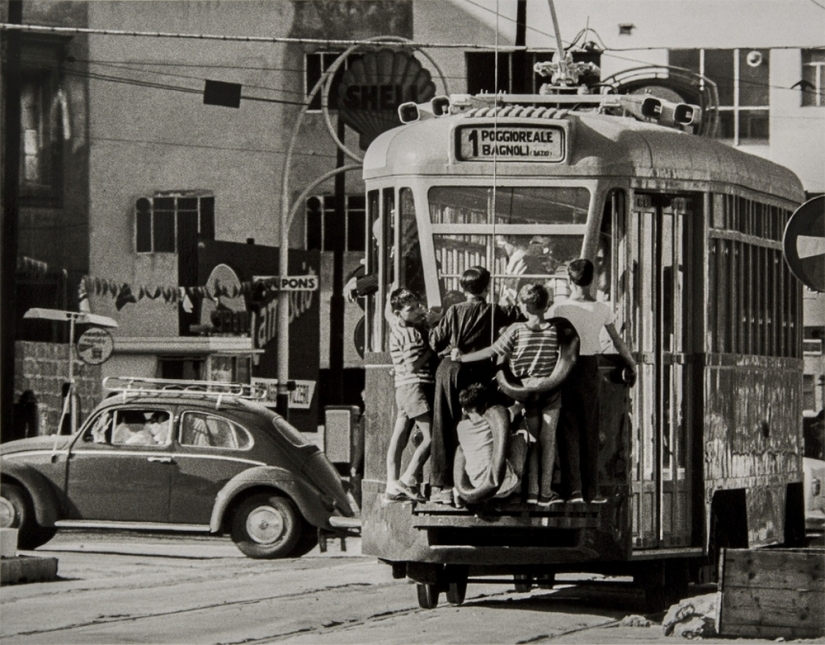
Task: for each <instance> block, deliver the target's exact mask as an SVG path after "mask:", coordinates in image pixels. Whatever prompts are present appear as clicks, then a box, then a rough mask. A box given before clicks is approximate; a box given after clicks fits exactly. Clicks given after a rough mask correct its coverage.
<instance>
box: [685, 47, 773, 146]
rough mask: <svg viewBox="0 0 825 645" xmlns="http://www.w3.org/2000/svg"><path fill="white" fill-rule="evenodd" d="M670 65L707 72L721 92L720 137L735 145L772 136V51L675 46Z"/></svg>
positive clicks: (756, 141) (718, 136) (765, 139)
mask: <svg viewBox="0 0 825 645" xmlns="http://www.w3.org/2000/svg"><path fill="white" fill-rule="evenodd" d="M669 62H670V65H672V66H674V67H682V68H684V69H688V70H690V71H693V72H698V73H700V74H704V75H705V76H707V77H708V78H709V79H710V80H712V81H713V82H714V83H716V86H717V89H718V92H719V130H718V131H717V133H716V136H717V138H718V139H723V140H727V141H730V142H732V143H733V144H734V145H743V144H767V143H768V141H769V139H770V128H769V122H770V86H769V84H768V81H769V79H770V52H769V51H768V50H759V49H699V50H687V49H673V50H671V51H670V52H669Z"/></svg>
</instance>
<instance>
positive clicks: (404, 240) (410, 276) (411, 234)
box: [398, 188, 427, 300]
mask: <svg viewBox="0 0 825 645" xmlns="http://www.w3.org/2000/svg"><path fill="white" fill-rule="evenodd" d="M398 197H399V203H400V207H401V212H400V217H401V219H400V223H399V226H400V231H401V261H400V276H399V278H400V279H399V281H398V284H400V285H403V286H405V287H407V288H408V289H410V290H412V291H413V292H415V293H417V294H418V295H419V297H421V298H422V299H424V300H426V293H427V290H426V286H425V284H424V265H423V264H422V261H421V244H420V243H419V239H418V224H417V222H416V221H415V202H414V201H413V193H412V190H410V189H409V188H402V189H401V191H400V192H399V194H398Z"/></svg>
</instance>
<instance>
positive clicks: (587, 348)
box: [549, 258, 636, 502]
mask: <svg viewBox="0 0 825 645" xmlns="http://www.w3.org/2000/svg"><path fill="white" fill-rule="evenodd" d="M567 274H568V277H569V279H570V296H569V297H568V298H567V299H565V300H563V301H561V302H556V303H555V304H554V305H553V306H552V307H551V308H550V314H549V315H550V316H551V317H553V316H560V317H562V318H567V320H569V321H570V323H571V324H572V325H573V327H575V328H576V332H578V334H579V343H580V346H579V359H578V360H577V361H576V365H575V366H574V367H573V371H572V372H571V373H570V376H569V377H568V378H567V379H566V380H565V382H564V384H563V385H562V403H563V405H562V419H561V426H560V430H561V433H560V434H561V436H560V442H559V443H560V444H561V445H560V448H561V451H560V452H561V455H562V459H561V465H562V477H563V478H564V479H565V481H567V482H569V485H570V490H571V491H572V492H571V493H570V501H571V502H582V501H584V498H583V496H582V474H581V467H580V463H581V445H580V440H581V437H582V436H584V437H585V460H586V461H585V463H586V464H587V466H588V470H589V471H590V472H591V473H592V475H591V477H589V478H588V480H589V481H588V484H589V486H588V491H587V492H588V498H589V499H590V501H591V502H602V501H604V500H603V499H602V498H601V497H600V496H599V494H598V482H597V481H596V475H597V474H598V467H597V464H596V458H597V452H598V447H597V446H596V445H595V443H596V442H595V439H596V437H598V431H599V430H598V429H599V406H598V394H599V380H598V377H599V367H598V359H597V355H598V354H601V353H602V347H601V343H600V341H599V335H600V334H601V331H602V329H604V330H605V331H607V333H608V335H609V336H610V339H611V340H612V341H613V345H614V346H615V347H616V350H617V351H618V352H619V355H620V356H621V357H622V358H623V359H624V361H625V363H626V364H627V377H626V378H627V382H628V383H629V384H630V385H631V386H632V385H633V383H635V381H636V361H634V360H633V356H632V355H631V353H630V349H629V348H628V346H627V345H626V344H625V342H624V341H623V340H622V337H621V336H619V332H618V331H616V326H615V325H614V322H615V320H616V315H615V313H614V312H613V309H612V308H611V307H610V305H608V304H607V303H605V302H599V301H597V300H596V299H595V298H594V297H593V296H592V295H591V293H590V286H591V284H592V282H593V275H594V266H593V263H592V262H591V261H590V260H588V259H586V258H579V259H578V260H573V262H571V263H570V266H569V267H568V269H567ZM588 439H590V440H589V441H588ZM565 471H566V472H565Z"/></svg>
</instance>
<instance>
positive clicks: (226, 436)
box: [180, 412, 252, 450]
mask: <svg viewBox="0 0 825 645" xmlns="http://www.w3.org/2000/svg"><path fill="white" fill-rule="evenodd" d="M180 444H181V445H182V446H201V447H209V448H224V449H227V450H246V449H248V448H249V447H250V446H251V445H252V436H251V435H250V434H249V432H248V431H247V430H246V428H242V427H241V426H239V425H238V424H237V423H233V422H232V421H229V419H225V418H223V417H219V416H215V415H213V414H205V413H203V412H186V413H184V415H183V418H182V420H181V430H180Z"/></svg>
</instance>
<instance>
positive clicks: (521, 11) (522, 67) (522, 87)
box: [512, 0, 533, 94]
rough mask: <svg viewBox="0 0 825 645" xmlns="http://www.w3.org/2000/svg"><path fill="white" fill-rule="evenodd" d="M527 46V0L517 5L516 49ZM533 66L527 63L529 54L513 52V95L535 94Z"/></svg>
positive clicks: (521, 50) (518, 51) (519, 1)
mask: <svg viewBox="0 0 825 645" xmlns="http://www.w3.org/2000/svg"><path fill="white" fill-rule="evenodd" d="M526 44H527V0H518V4H516V47H524V46H525V45H526ZM532 78H533V66H532V65H530V64H529V63H528V61H527V52H526V51H525V50H523V49H519V50H516V51H514V52H513V76H512V79H513V94H532V93H533V84H532V82H531V81H532Z"/></svg>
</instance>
